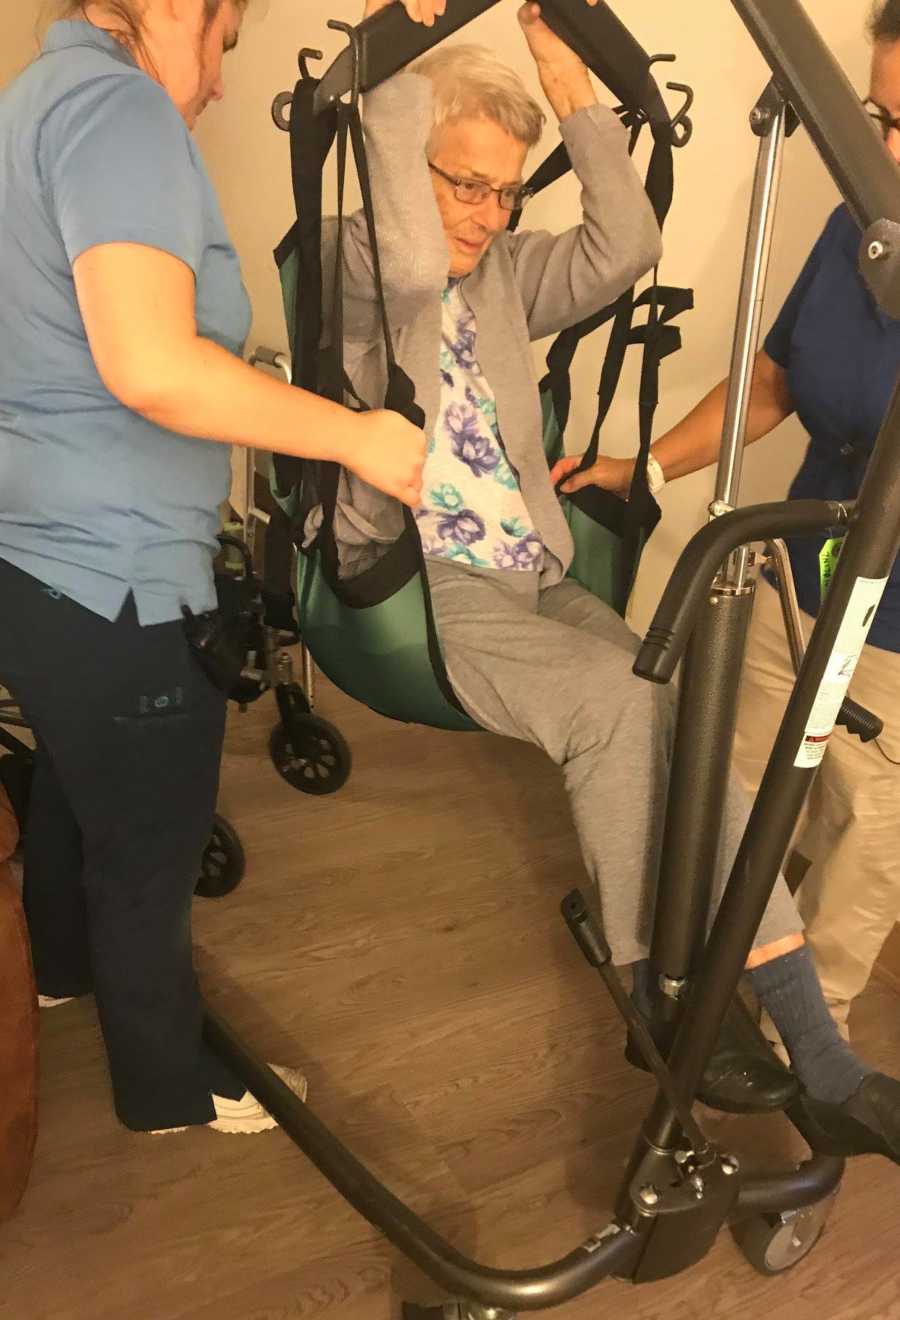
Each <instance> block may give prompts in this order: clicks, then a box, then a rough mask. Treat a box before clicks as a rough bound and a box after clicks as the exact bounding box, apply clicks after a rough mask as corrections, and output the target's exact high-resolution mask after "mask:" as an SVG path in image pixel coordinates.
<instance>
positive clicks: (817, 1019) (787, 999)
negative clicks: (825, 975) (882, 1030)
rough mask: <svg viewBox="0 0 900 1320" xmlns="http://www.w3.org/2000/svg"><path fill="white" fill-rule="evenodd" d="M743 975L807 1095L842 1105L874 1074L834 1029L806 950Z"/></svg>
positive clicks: (803, 949) (788, 954) (813, 966)
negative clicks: (746, 976)
mask: <svg viewBox="0 0 900 1320" xmlns="http://www.w3.org/2000/svg"><path fill="white" fill-rule="evenodd" d="M748 974H749V977H750V982H751V984H752V986H753V990H754V993H755V994H756V997H757V999H758V1000H759V1002H760V1003H761V1004H762V1005H763V1007H764V1008H766V1009H767V1010H768V1012H769V1016H770V1017H771V1019H772V1021H773V1022H774V1023H775V1026H776V1027H777V1028H778V1031H779V1034H780V1036H781V1039H782V1040H783V1041H784V1045H785V1049H786V1050H787V1052H788V1054H789V1055H790V1058H791V1067H792V1068H793V1070H794V1072H795V1073H796V1074H797V1076H798V1077H799V1078H800V1081H801V1082H802V1083H803V1085H804V1086H805V1087H806V1089H807V1091H808V1092H809V1094H810V1095H811V1096H813V1098H814V1099H816V1100H825V1101H828V1102H829V1103H830V1104H835V1105H839V1104H843V1102H844V1101H845V1100H848V1099H849V1098H850V1096H851V1095H853V1094H854V1092H855V1091H857V1090H858V1089H859V1084H860V1082H861V1081H862V1080H863V1078H864V1077H867V1076H868V1075H869V1073H871V1072H874V1071H875V1070H874V1069H873V1068H869V1067H867V1066H866V1064H864V1063H863V1062H862V1060H861V1059H858V1058H857V1057H856V1055H855V1054H854V1053H853V1051H852V1050H851V1048H850V1046H849V1045H848V1044H847V1042H846V1041H845V1040H844V1039H843V1038H842V1037H841V1034H840V1032H839V1031H838V1029H837V1027H836V1026H835V1023H834V1019H833V1018H832V1016H831V1014H830V1013H829V1012H828V1005H827V1004H826V1003H825V997H824V995H823V994H822V987H821V985H820V984H819V977H818V974H817V973H816V968H815V964H814V963H813V960H812V954H811V953H810V951H809V947H808V946H807V945H805V944H804V945H803V946H802V947H801V948H799V949H794V950H792V952H791V953H786V954H783V955H782V956H781V957H780V958H773V959H772V960H771V962H767V963H762V965H761V966H759V967H754V968H753V970H752V971H751V972H749V973H748Z"/></svg>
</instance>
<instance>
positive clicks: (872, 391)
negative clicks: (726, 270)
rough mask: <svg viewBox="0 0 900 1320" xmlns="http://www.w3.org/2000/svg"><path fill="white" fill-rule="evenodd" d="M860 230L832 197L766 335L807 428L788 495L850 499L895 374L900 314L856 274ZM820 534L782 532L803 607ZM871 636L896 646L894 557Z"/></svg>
mask: <svg viewBox="0 0 900 1320" xmlns="http://www.w3.org/2000/svg"><path fill="white" fill-rule="evenodd" d="M860 240H861V234H860V230H859V228H858V226H857V225H856V223H855V221H854V220H853V218H852V217H851V215H850V213H849V211H848V210H847V208H846V207H845V206H839V207H838V209H837V210H836V211H835V212H834V214H833V215H832V217H831V219H830V220H829V221H828V224H827V225H826V226H825V229H824V231H823V233H822V236H821V237H820V238H819V241H818V242H817V243H816V246H815V247H814V248H813V251H812V253H811V254H810V257H809V260H808V261H807V263H806V265H805V266H804V268H803V270H802V271H801V273H800V276H799V278H798V280H797V283H796V284H795V285H794V288H793V289H792V290H791V293H790V294H789V295H788V299H787V301H786V302H785V304H784V307H783V308H782V310H781V313H780V315H779V317H778V319H777V321H776V322H775V324H774V326H773V327H772V329H771V331H770V332H769V335H768V337H767V339H766V342H765V349H766V352H767V353H768V355H769V357H770V358H772V360H773V361H774V362H776V363H777V364H778V365H779V366H780V367H782V368H783V369H784V370H785V371H786V373H787V382H788V389H789V390H790V394H791V398H792V400H793V402H794V405H795V407H796V409H797V415H798V417H799V418H800V421H801V422H802V423H803V425H804V427H805V428H806V430H807V431H808V432H809V437H810V441H809V448H808V449H807V451H806V457H805V458H804V460H803V464H802V466H801V468H800V471H799V472H798V473H797V476H796V477H795V479H794V482H793V485H792V486H791V489H790V498H791V499H817V500H832V499H833V500H846V499H854V498H855V497H856V496H857V495H858V493H859V489H860V486H861V485H862V479H863V476H864V474H865V469H866V464H867V462H868V459H869V456H870V454H871V453H872V450H873V448H874V446H875V440H876V439H877V436H878V432H879V430H880V428H881V423H882V420H883V418H884V414H885V412H886V411H887V407H888V404H889V402H890V399H891V395H892V393H893V391H894V386H895V384H896V382H897V376H898V373H900V321H894V320H892V319H891V318H890V317H888V316H885V314H884V313H883V312H882V311H880V310H879V308H878V307H877V306H876V304H875V301H874V299H873V297H872V295H871V293H870V292H869V290H868V288H867V287H866V285H865V284H864V283H863V279H862V276H861V275H860V273H859V265H858V252H859V244H860ZM822 545H823V540H822V539H816V538H806V537H803V538H799V537H798V538H793V539H791V540H789V541H788V548H789V550H790V555H791V564H792V566H793V570H794V577H795V578H796V582H797V595H798V597H799V600H800V606H801V608H802V609H803V610H805V611H806V613H807V614H812V615H815V614H817V613H818V610H819V605H820V603H821V601H820V580H819V551H820V549H821V548H822ZM869 643H870V645H872V646H878V647H881V648H882V649H883V650H886V651H900V559H898V560H897V562H895V564H894V567H893V571H892V573H891V577H890V581H889V583H888V586H887V590H886V592H885V595H884V598H883V600H882V604H881V607H880V609H879V611H878V614H877V615H876V617H875V621H874V623H873V624H872V630H871V632H870V633H869Z"/></svg>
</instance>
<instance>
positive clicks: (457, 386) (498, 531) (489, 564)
mask: <svg viewBox="0 0 900 1320" xmlns="http://www.w3.org/2000/svg"><path fill="white" fill-rule="evenodd" d="M459 286H460V281H459V280H451V281H450V283H449V284H448V285H447V287H446V289H445V290H444V292H443V294H442V295H441V298H442V302H443V329H442V345H441V357H440V371H441V404H440V409H439V412H438V421H437V425H436V427H435V431H434V434H433V435H432V437H431V439H430V442H429V446H428V454H427V457H426V460H425V477H424V483H423V502H422V505H421V507H420V508H419V509H417V510H416V520H417V522H418V527H419V532H420V534H421V537H422V546H423V549H424V551H425V554H426V555H429V556H433V557H434V556H436V557H440V558H444V559H455V560H457V561H458V562H459V563H462V564H469V565H470V566H472V567H473V568H498V569H506V570H512V571H521V570H527V571H534V570H537V571H540V569H541V566H542V562H543V556H544V547H543V544H542V542H541V538H540V536H539V535H538V533H537V532H536V531H535V529H534V526H533V524H532V522H531V519H530V517H529V515H528V510H527V508H526V507H525V501H524V500H523V498H522V492H521V491H520V489H519V480H518V477H517V475H516V473H515V471H514V470H513V469H512V468H511V467H510V465H509V462H508V461H507V458H506V452H505V450H504V447H503V441H502V440H501V438H500V431H499V428H498V426H497V405H496V402H495V400H494V394H493V391H492V390H491V387H490V385H489V384H488V382H487V381H486V380H485V378H484V376H483V374H482V371H481V367H480V366H479V364H478V358H477V356H476V352H475V316H474V313H473V312H472V311H471V309H470V308H469V306H468V305H467V303H466V301H465V299H464V298H463V296H462V291H461V289H460V287H459Z"/></svg>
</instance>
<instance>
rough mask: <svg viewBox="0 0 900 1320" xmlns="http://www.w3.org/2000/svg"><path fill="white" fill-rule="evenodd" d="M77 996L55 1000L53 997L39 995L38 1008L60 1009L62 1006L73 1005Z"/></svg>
mask: <svg viewBox="0 0 900 1320" xmlns="http://www.w3.org/2000/svg"><path fill="white" fill-rule="evenodd" d="M74 998H75V995H67V996H66V997H65V998H64V999H54V998H53V996H52V995H38V1008H58V1007H59V1005H60V1004H71V1003H72V1001H73V999H74Z"/></svg>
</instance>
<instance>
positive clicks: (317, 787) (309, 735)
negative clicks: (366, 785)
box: [269, 712, 351, 795]
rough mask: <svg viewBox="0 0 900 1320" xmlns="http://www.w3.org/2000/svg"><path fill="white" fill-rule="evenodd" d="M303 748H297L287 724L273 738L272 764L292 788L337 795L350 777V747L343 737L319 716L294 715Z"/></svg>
mask: <svg viewBox="0 0 900 1320" xmlns="http://www.w3.org/2000/svg"><path fill="white" fill-rule="evenodd" d="M293 725H294V728H295V730H296V736H297V738H299V740H300V746H299V747H295V746H294V744H293V742H292V741H291V740H290V739H289V737H288V734H287V732H286V730H285V728H284V725H283V724H276V725H275V728H274V729H273V730H272V733H271V736H270V738H269V755H270V756H271V758H272V764H273V765H274V766H275V769H276V770H277V771H278V773H279V774H280V775H281V778H282V779H284V780H285V781H286V782H287V783H288V784H290V786H291V788H297V789H299V790H300V792H301V793H314V794H316V795H322V794H325V793H336V792H337V791H338V789H339V788H342V787H343V785H344V784H346V782H347V780H348V778H349V777H350V765H351V755H350V747H349V745H348V743H347V740H346V739H345V738H344V736H343V734H342V733H341V732H340V731H339V730H338V729H336V728H335V727H334V725H333V724H329V723H328V721H327V720H323V719H320V718H319V716H318V715H302V714H300V713H299V712H294V716H293Z"/></svg>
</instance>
